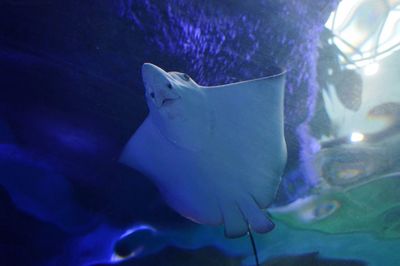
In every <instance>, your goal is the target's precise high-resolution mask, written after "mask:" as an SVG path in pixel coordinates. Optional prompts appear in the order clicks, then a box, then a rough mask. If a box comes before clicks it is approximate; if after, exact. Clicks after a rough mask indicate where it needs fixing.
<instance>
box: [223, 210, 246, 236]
mask: <svg viewBox="0 0 400 266" xmlns="http://www.w3.org/2000/svg"><path fill="white" fill-rule="evenodd" d="M221 211H222V215H223V219H224V225H225V236H226V237H229V238H236V237H241V236H244V235H245V234H246V233H247V231H248V225H247V222H246V221H245V218H244V216H243V214H242V212H241V211H240V208H239V206H238V205H237V204H236V203H234V202H229V203H228V202H226V203H223V204H222V205H221Z"/></svg>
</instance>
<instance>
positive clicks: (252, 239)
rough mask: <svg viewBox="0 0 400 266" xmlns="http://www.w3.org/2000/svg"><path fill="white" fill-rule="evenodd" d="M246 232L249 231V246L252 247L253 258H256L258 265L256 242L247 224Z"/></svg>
mask: <svg viewBox="0 0 400 266" xmlns="http://www.w3.org/2000/svg"><path fill="white" fill-rule="evenodd" d="M248 232H249V238H250V242H251V247H252V248H253V254H254V258H255V259H256V266H260V262H259V260H258V254H257V247H256V242H255V241H254V237H253V234H252V233H251V229H250V227H249V226H248Z"/></svg>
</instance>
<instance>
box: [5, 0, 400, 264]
mask: <svg viewBox="0 0 400 266" xmlns="http://www.w3.org/2000/svg"><path fill="white" fill-rule="evenodd" d="M349 2H352V3H351V4H349ZM344 3H347V5H346V4H344ZM399 6H400V1H395V0H392V1H384V0H357V1H350V0H343V1H337V0H321V1H312V0H301V1H296V0H257V1H236V0H224V1H211V0H203V1H199V0H193V1H188V0H114V1H112V0H104V1H94V0H93V1H92V0H87V1H76V0H70V1H48V0H36V1H32V0H2V1H0V197H1V200H0V265H4V266H8V265H26V266H29V265H66V266H69V265H71V266H75V265H77V266H79V265H98V266H99V265H143V266H146V265H165V266H168V265H187V266H190V265H209V266H212V265H254V257H253V252H252V248H251V245H250V242H249V240H248V239H247V238H239V239H233V240H232V239H226V238H225V237H224V234H223V230H222V229H221V228H218V227H209V226H204V225H198V224H195V223H193V222H191V221H189V220H186V219H184V218H182V217H181V216H180V215H178V214H177V213H175V212H174V211H173V210H171V209H170V208H169V207H168V206H167V205H166V203H165V202H164V200H163V198H162V197H161V195H160V194H159V192H158V190H157V188H156V187H155V185H154V184H153V183H152V182H151V181H150V180H149V179H148V178H146V177H145V176H143V175H142V174H140V173H139V172H137V171H135V170H133V169H131V168H128V167H126V166H124V165H122V164H121V163H119V162H118V159H119V156H120V154H121V151H122V149H123V147H124V145H125V144H126V142H127V140H128V139H129V138H130V136H131V135H132V134H133V133H134V132H135V130H136V129H137V128H138V127H139V126H140V124H141V123H142V121H143V120H144V118H145V117H146V115H147V113H148V109H147V106H146V101H145V98H144V87H143V83H142V76H141V66H142V64H143V63H145V62H151V63H154V64H156V65H158V66H160V67H162V68H163V69H166V70H169V71H172V70H176V71H180V72H185V73H188V74H189V75H190V76H191V77H192V78H193V79H194V80H196V82H197V83H199V84H201V85H221V84H227V83H232V82H237V81H243V80H248V79H254V78H259V77H263V76H267V75H269V74H271V71H272V70H271V67H272V68H273V66H280V67H282V68H284V69H285V70H286V71H287V74H286V86H285V138H286V143H287V148H288V162H287V165H286V169H285V173H284V176H283V178H282V182H281V185H280V189H279V192H278V195H277V197H276V200H275V202H274V204H273V206H271V208H270V210H269V213H270V215H271V217H272V220H273V221H274V223H275V229H274V230H273V231H272V232H271V233H268V234H265V235H263V234H256V235H255V241H256V245H257V249H258V253H259V257H260V261H262V265H310V266H311V265H349V266H350V265H378V266H381V265H382V266H396V265H399V264H400V263H399V261H400V240H399V238H400V181H399V159H400V148H398V147H399V142H400V134H399V133H400V131H399V126H400V120H399V115H400V90H399V88H398V86H399V85H398V84H399V82H400V76H399V69H400V66H399V62H400V60H399V59H400V53H399V51H397V48H398V44H399V43H400V40H399V36H400V32H399V15H398V14H399V13H400V8H399ZM334 11H336V12H334ZM345 11H346V12H345ZM332 12H334V13H332ZM335 21H336V22H337V24H338V25H337V24H335Z"/></svg>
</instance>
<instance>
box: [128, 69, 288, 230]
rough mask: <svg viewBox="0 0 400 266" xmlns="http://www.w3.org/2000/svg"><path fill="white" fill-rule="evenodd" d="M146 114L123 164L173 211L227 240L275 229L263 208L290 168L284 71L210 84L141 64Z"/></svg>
mask: <svg viewBox="0 0 400 266" xmlns="http://www.w3.org/2000/svg"><path fill="white" fill-rule="evenodd" d="M142 75H143V81H144V86H145V96H146V101H147V105H148V108H149V114H148V116H147V117H146V119H145V120H144V122H143V123H142V125H141V126H140V127H139V128H138V129H137V130H136V132H135V133H134V134H133V136H132V137H131V138H130V140H129V141H128V143H127V145H126V146H125V148H124V150H123V152H122V154H121V159H120V160H121V162H122V163H124V164H126V165H128V166H130V167H132V168H135V169H136V170H139V171H140V172H141V173H143V174H144V175H145V176H147V177H149V178H150V179H151V180H152V181H153V182H154V183H155V185H157V187H158V189H159V191H160V192H161V194H162V195H163V197H164V199H165V200H166V202H167V203H168V205H169V206H170V207H172V208H173V209H174V210H175V211H177V212H178V213H179V214H181V215H182V216H184V217H186V218H188V219H190V220H192V221H194V222H197V223H200V224H207V225H222V224H223V225H224V229H225V235H226V236H228V237H239V236H243V235H245V234H246V233H247V232H248V231H249V229H252V230H253V231H255V232H259V233H265V232H269V231H270V230H272V228H273V227H274V225H273V223H272V222H271V221H270V219H269V217H268V216H267V214H266V213H265V212H264V210H263V209H265V208H267V207H268V206H269V205H270V204H271V203H272V201H273V200H274V197H275V194H276V192H277V188H278V186H279V183H280V180H281V175H282V172H283V169H284V166H285V164H286V158H287V150H286V143H285V138H284V127H283V118H284V117H283V97H284V80H285V74H284V73H283V72H281V71H280V70H279V73H277V74H276V75H271V76H268V77H264V78H259V79H254V80H249V81H243V82H238V83H233V84H227V85H221V86H212V87H205V86H200V85H198V84H197V83H196V82H195V81H193V80H192V79H191V78H190V77H189V76H188V75H187V74H184V73H179V72H168V73H167V72H165V71H164V70H162V69H161V68H159V67H157V66H155V65H152V64H149V63H146V64H144V65H143V67H142Z"/></svg>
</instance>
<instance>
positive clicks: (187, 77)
mask: <svg viewBox="0 0 400 266" xmlns="http://www.w3.org/2000/svg"><path fill="white" fill-rule="evenodd" d="M182 79H183V80H184V81H189V80H190V77H189V75H188V74H183V75H182Z"/></svg>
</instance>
